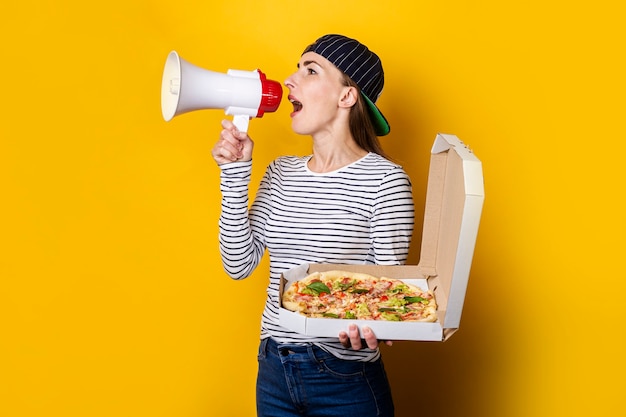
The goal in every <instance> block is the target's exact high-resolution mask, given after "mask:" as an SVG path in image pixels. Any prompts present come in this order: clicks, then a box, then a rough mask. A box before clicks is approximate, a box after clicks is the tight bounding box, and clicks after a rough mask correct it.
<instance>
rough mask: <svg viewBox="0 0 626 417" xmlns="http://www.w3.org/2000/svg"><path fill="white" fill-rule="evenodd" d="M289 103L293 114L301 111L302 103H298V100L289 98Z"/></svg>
mask: <svg viewBox="0 0 626 417" xmlns="http://www.w3.org/2000/svg"><path fill="white" fill-rule="evenodd" d="M289 101H290V102H291V104H292V105H293V111H294V113H297V112H299V111H300V110H302V103H300V102H299V101H298V100H296V99H294V98H291V97H290V98H289Z"/></svg>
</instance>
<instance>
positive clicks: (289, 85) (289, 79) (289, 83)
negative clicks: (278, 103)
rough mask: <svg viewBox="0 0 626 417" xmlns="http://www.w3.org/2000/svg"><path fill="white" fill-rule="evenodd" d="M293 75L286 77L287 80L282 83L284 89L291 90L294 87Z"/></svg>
mask: <svg viewBox="0 0 626 417" xmlns="http://www.w3.org/2000/svg"><path fill="white" fill-rule="evenodd" d="M294 75H295V73H294V74H291V75H290V76H289V77H287V79H286V80H285V82H284V84H285V87H287V88H289V89H291V88H293V87H294V86H295V81H294Z"/></svg>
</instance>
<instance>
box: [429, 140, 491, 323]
mask: <svg viewBox="0 0 626 417" xmlns="http://www.w3.org/2000/svg"><path fill="white" fill-rule="evenodd" d="M483 200H484V185H483V175H482V164H481V162H480V160H478V158H476V156H475V155H474V154H473V153H472V151H471V150H470V149H469V148H468V147H467V146H465V145H464V144H463V142H461V141H460V140H459V139H458V138H457V137H456V136H454V135H445V134H438V135H437V137H436V138H435V142H434V144H433V147H432V151H431V159H430V171H429V174H428V188H427V191H426V206H425V211H424V226H423V231H422V248H421V253H420V261H419V264H418V268H419V270H420V272H421V274H422V275H424V276H430V277H437V279H436V280H437V282H438V284H437V285H438V287H439V291H441V292H442V293H443V295H444V297H445V299H446V300H447V303H446V304H447V310H446V313H445V319H444V327H445V328H458V326H459V323H460V320H461V312H462V309H463V302H464V299H465V290H466V288H467V282H468V279H469V271H470V267H471V263H472V257H473V254H474V247H475V243H476V236H477V234H478V225H479V223H480V215H481V211H482V204H483Z"/></svg>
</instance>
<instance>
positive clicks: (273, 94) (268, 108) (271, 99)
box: [256, 69, 283, 117]
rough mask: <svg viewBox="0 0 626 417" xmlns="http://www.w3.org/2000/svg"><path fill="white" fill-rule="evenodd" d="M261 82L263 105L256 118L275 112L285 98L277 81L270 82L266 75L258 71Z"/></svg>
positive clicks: (260, 106)
mask: <svg viewBox="0 0 626 417" xmlns="http://www.w3.org/2000/svg"><path fill="white" fill-rule="evenodd" d="M257 71H258V72H259V79H260V80H261V104H260V105H259V111H258V113H257V115H256V117H263V114H264V113H265V112H270V113H271V112H275V111H276V110H278V107H279V106H280V101H281V100H282V98H283V87H282V85H280V83H279V82H277V81H272V80H268V79H267V77H266V76H265V74H264V73H263V72H262V71H261V70H259V69H257Z"/></svg>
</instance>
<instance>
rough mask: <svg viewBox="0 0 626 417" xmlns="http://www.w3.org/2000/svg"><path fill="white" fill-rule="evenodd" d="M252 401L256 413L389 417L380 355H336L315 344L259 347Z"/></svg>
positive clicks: (265, 416)
mask: <svg viewBox="0 0 626 417" xmlns="http://www.w3.org/2000/svg"><path fill="white" fill-rule="evenodd" d="M258 359H259V373H258V376H257V388H256V402H257V415H258V416H259V417H295V416H297V417H302V416H306V417H339V416H341V417H350V416H359V417H370V416H371V417H374V416H378V417H393V415H394V408H393V401H392V398H391V390H390V387H389V382H388V380H387V375H386V373H385V369H384V367H383V363H382V359H379V360H377V361H375V362H359V361H347V360H343V359H338V358H336V357H335V356H333V355H331V354H330V353H327V352H325V351H324V350H322V349H320V348H318V347H317V346H314V345H304V346H302V345H285V344H280V345H279V344H278V343H276V342H275V341H274V340H273V339H271V338H268V339H264V340H262V341H261V345H260V347H259V356H258Z"/></svg>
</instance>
